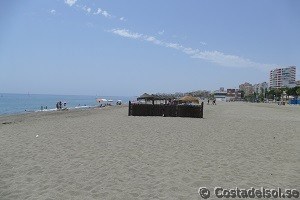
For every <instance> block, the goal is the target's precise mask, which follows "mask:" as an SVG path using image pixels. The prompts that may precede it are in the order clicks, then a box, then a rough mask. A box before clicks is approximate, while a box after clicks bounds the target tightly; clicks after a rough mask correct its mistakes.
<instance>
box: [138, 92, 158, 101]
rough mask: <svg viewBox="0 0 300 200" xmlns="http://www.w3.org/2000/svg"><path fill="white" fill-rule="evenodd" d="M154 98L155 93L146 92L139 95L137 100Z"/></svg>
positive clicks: (155, 97)
mask: <svg viewBox="0 0 300 200" xmlns="http://www.w3.org/2000/svg"><path fill="white" fill-rule="evenodd" d="M142 99H144V100H155V99H157V96H155V95H153V94H152V95H150V94H147V93H144V94H143V95H141V96H140V97H138V98H137V100H142Z"/></svg>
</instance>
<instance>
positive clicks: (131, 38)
mask: <svg viewBox="0 0 300 200" xmlns="http://www.w3.org/2000/svg"><path fill="white" fill-rule="evenodd" d="M299 5H300V3H299V2H298V1H292V0H290V1H284V2H282V1H264V2H261V1H243V2H239V1H226V2H217V1H200V2H199V1H189V3H183V2H179V1H176V2H174V1H164V2H159V1H154V2H151V3H150V2H139V1H134V2H131V4H127V3H125V2H114V1H110V2H104V1H103V2H96V1H92V0H57V1H49V0H47V1H43V2H35V1H27V2H17V1H9V2H1V3H0V11H1V12H0V13H1V14H0V15H1V18H0V27H2V30H3V31H2V33H0V44H1V45H0V69H1V73H0V85H1V87H0V92H1V93H32V94H80V95H95V94H98V95H107V96H110V95H115V96H117V95H121V96H135V95H139V94H142V93H143V92H149V93H156V92H166V93H172V92H188V91H194V90H199V89H203V90H209V91H214V90H217V89H218V88H219V87H226V88H238V87H239V85H240V84H241V83H244V82H248V83H252V84H257V83H262V82H267V83H268V82H269V72H270V70H272V69H274V68H281V67H282V68H284V67H288V66H296V67H299V65H300V60H299V59H300V58H299V57H298V56H297V52H299V47H298V46H297V44H299V43H300V41H299V37H298V35H299V34H300V30H299V27H300V20H299V19H300V17H299V13H298V12H297V10H296V7H297V6H299ZM253 11H255V15H253ZM178 13H180V14H178ZM229 13H230V14H229ZM299 79H300V78H299V72H298V73H297V75H296V80H299Z"/></svg>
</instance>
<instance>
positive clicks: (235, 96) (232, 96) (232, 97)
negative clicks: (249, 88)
mask: <svg viewBox="0 0 300 200" xmlns="http://www.w3.org/2000/svg"><path fill="white" fill-rule="evenodd" d="M241 99H242V93H241V91H239V90H238V89H227V96H226V101H240V100H241Z"/></svg>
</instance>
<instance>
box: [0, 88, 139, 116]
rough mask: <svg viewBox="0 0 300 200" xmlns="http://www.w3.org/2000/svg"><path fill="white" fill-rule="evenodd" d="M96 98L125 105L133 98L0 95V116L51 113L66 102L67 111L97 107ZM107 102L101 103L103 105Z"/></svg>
mask: <svg viewBox="0 0 300 200" xmlns="http://www.w3.org/2000/svg"><path fill="white" fill-rule="evenodd" d="M97 98H104V99H107V100H113V101H114V102H112V103H111V104H115V102H116V101H117V100H122V103H123V104H124V103H125V104H126V103H128V101H129V100H132V99H133V97H122V96H101V97H98V96H86V95H48V94H6V93H0V115H6V114H18V113H25V112H37V111H52V110H56V103H57V102H59V101H62V102H66V103H67V104H66V106H67V108H69V109H76V108H86V107H94V106H98V105H99V103H97V102H96V99H97ZM105 103H108V102H103V103H102V104H105Z"/></svg>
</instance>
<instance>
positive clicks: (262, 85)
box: [253, 82, 268, 94]
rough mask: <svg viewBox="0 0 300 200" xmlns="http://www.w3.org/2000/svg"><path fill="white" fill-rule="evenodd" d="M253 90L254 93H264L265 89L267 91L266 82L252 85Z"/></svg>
mask: <svg viewBox="0 0 300 200" xmlns="http://www.w3.org/2000/svg"><path fill="white" fill-rule="evenodd" d="M253 89H254V92H255V93H256V94H265V92H266V91H268V83H267V82H263V83H258V84H254V85H253Z"/></svg>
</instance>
